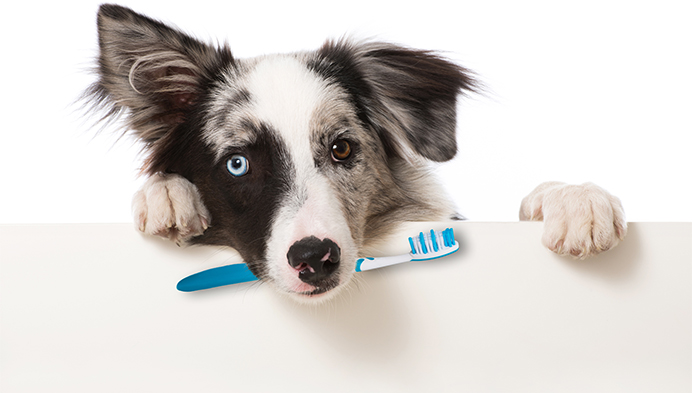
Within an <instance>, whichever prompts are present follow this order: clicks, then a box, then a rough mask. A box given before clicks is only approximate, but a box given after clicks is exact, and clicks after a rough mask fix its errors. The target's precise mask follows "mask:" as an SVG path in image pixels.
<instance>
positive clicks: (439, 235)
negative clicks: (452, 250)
mask: <svg viewBox="0 0 692 393" xmlns="http://www.w3.org/2000/svg"><path fill="white" fill-rule="evenodd" d="M408 243H409V245H410V246H411V254H412V255H420V254H431V253H436V252H440V251H444V249H445V248H449V247H454V245H455V243H456V242H455V240H454V230H453V229H452V228H447V229H445V230H444V231H435V230H430V233H429V234H428V233H426V232H420V233H419V234H418V236H414V237H409V238H408Z"/></svg>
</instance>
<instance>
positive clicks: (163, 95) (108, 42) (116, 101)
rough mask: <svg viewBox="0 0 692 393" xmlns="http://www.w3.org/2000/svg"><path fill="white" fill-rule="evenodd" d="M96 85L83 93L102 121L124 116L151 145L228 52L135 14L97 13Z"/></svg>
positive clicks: (104, 9)
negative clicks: (102, 110)
mask: <svg viewBox="0 0 692 393" xmlns="http://www.w3.org/2000/svg"><path fill="white" fill-rule="evenodd" d="M98 34H99V48H100V55H99V63H98V74H99V80H98V82H96V83H95V84H94V85H93V86H92V87H91V88H90V90H89V91H88V92H87V96H88V97H89V98H90V99H91V100H92V102H93V103H94V104H95V105H96V106H97V107H98V106H101V107H105V108H107V113H106V115H105V116H104V118H110V117H111V116H114V115H118V114H120V113H121V112H123V111H125V112H126V114H127V115H126V121H127V127H128V128H130V129H132V130H133V131H134V132H135V135H136V136H138V137H139V138H140V139H142V140H143V141H144V142H145V143H146V144H147V145H151V144H153V143H155V142H156V141H157V140H159V139H160V138H161V137H163V136H164V135H166V133H168V132H169V131H170V130H172V129H174V128H175V127H176V126H177V125H178V124H180V123H182V122H183V121H184V120H185V119H186V116H187V115H188V111H189V110H190V109H191V107H193V106H194V105H195V103H196V102H197V100H198V98H199V95H200V94H201V93H202V92H203V91H204V88H205V86H206V85H207V84H208V83H209V82H210V81H211V79H212V78H213V77H214V75H215V74H216V73H217V71H218V70H219V68H220V67H222V66H224V65H228V64H231V63H233V57H232V55H231V52H230V49H228V48H227V47H221V48H214V47H211V46H209V45H206V44H204V43H202V42H200V41H198V40H196V39H194V38H192V37H190V36H188V35H185V34H183V33H181V32H180V31H178V30H175V29H173V28H171V27H168V26H166V25H164V24H163V23H160V22H158V21H155V20H152V19H149V18H147V17H145V16H142V15H139V14H137V13H135V12H134V11H132V10H130V9H128V8H125V7H121V6H117V5H111V4H104V5H102V6H101V7H100V9H99V12H98Z"/></svg>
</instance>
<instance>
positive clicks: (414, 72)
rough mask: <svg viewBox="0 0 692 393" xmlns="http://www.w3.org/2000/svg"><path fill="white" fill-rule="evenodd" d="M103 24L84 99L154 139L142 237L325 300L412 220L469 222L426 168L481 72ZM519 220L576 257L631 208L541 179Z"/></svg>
mask: <svg viewBox="0 0 692 393" xmlns="http://www.w3.org/2000/svg"><path fill="white" fill-rule="evenodd" d="M97 21H98V34H99V48H100V54H99V60H98V69H97V73H98V81H97V82H96V83H95V84H94V85H93V86H91V88H90V89H89V90H88V91H87V94H86V96H87V98H88V99H89V102H90V103H91V105H92V108H93V109H94V110H95V111H101V112H102V113H105V115H104V116H103V119H102V120H113V119H116V118H119V117H122V118H123V119H124V126H125V127H126V128H127V129H128V130H131V132H132V134H133V135H134V136H136V137H137V138H138V139H139V140H140V141H141V142H142V143H143V152H144V153H145V157H146V159H145V162H144V166H143V173H144V174H145V175H146V176H147V177H148V179H147V180H146V182H145V184H144V185H143V187H142V189H141V190H140V191H138V192H137V193H136V195H135V197H134V200H133V211H134V216H135V223H136V226H137V228H138V229H139V230H140V231H142V232H144V233H146V234H150V235H158V236H163V237H166V238H169V239H171V240H173V241H175V242H176V243H178V244H211V245H222V246H228V247H232V248H234V249H236V250H237V251H238V252H239V254H240V255H241V256H242V258H243V259H244V261H245V262H246V263H247V265H248V267H249V268H250V270H251V271H252V272H253V273H254V274H255V275H256V276H257V277H258V278H260V279H261V280H263V281H264V282H267V283H269V284H271V285H272V286H273V287H275V288H276V289H277V290H278V291H279V292H281V293H284V294H288V295H289V296H290V297H292V298H294V299H297V300H299V301H303V302H320V301H324V300H326V299H329V298H331V297H333V296H335V294H337V293H338V292H339V291H340V290H341V289H342V288H344V287H345V286H346V285H347V284H348V283H349V281H350V280H351V277H352V275H353V271H354V267H355V261H356V259H357V257H358V256H359V255H364V250H366V249H367V248H368V247H369V246H370V245H372V244H373V242H375V241H377V240H378V239H381V238H382V237H383V236H385V235H386V234H389V233H391V232H392V231H393V230H394V229H395V228H396V227H397V226H398V225H399V224H401V223H403V222H405V221H438V220H450V219H459V218H460V216H458V215H457V214H456V211H455V209H454V206H453V205H452V203H450V201H449V199H448V198H447V197H446V196H445V194H444V192H442V189H441V188H440V186H439V185H438V184H437V182H436V181H435V179H434V178H433V177H431V176H430V173H429V170H428V164H429V162H430V161H432V162H444V161H448V160H451V159H452V158H453V157H454V156H455V154H456V151H457V146H456V107H457V98H458V97H460V96H464V95H467V94H471V93H475V92H478V91H479V88H478V86H479V84H478V83H477V82H476V78H474V76H473V74H472V73H471V72H470V71H469V70H467V69H465V68H463V67H461V66H459V65H456V64H454V63H452V62H450V61H448V60H446V59H444V58H442V57H440V56H439V55H437V54H436V53H434V52H430V51H424V50H416V49H411V48H407V47H403V46H398V45H394V44H390V43H382V42H373V41H364V42H355V41H351V40H348V39H339V40H329V41H327V42H326V43H325V44H324V45H323V46H322V47H321V48H319V49H317V50H316V51H312V52H300V53H292V54H279V55H268V56H261V57H257V58H252V59H237V58H235V57H234V56H233V55H232V54H231V51H230V49H229V48H228V46H225V45H224V46H211V45H208V44H205V43H203V42H200V41H199V40H197V39H194V38H192V37H190V36H189V35H187V34H185V33H183V32H181V31H179V30H178V29H175V28H173V27H170V26H168V25H166V24H164V23H162V22H159V21H156V20H153V19H151V18H149V17H146V16H143V15H140V14H138V13H136V12H134V11H132V10H130V9H128V8H125V7H121V6H117V5H110V4H105V5H102V6H101V7H100V9H99V12H98V17H97ZM520 218H521V219H522V220H544V221H545V232H544V236H543V242H544V244H545V245H546V246H547V247H549V248H550V249H551V250H553V251H555V252H557V253H559V254H567V255H573V256H577V257H586V256H589V255H593V254H596V253H598V252H601V251H605V250H607V249H609V248H612V247H614V246H615V245H616V244H617V242H618V240H621V239H622V238H623V237H624V236H625V234H626V230H627V225H626V221H625V219H624V211H623V209H622V206H621V204H620V201H619V200H618V199H617V198H615V197H614V196H612V195H610V194H609V193H607V192H606V191H605V190H603V189H601V188H599V187H598V186H596V185H593V184H585V185H579V186H577V185H566V184H562V183H554V182H549V183H544V184H542V185H540V186H539V187H538V188H537V189H536V190H535V191H534V192H532V193H531V194H530V195H529V196H528V197H527V198H526V199H524V201H523V202H522V205H521V209H520Z"/></svg>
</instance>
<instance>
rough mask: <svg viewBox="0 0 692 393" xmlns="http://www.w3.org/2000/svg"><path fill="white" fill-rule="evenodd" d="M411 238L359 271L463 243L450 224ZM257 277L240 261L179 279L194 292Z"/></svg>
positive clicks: (436, 254) (435, 254)
mask: <svg viewBox="0 0 692 393" xmlns="http://www.w3.org/2000/svg"><path fill="white" fill-rule="evenodd" d="M408 242H409V245H410V246H411V252H409V253H408V254H403V255H396V256H391V257H379V258H373V257H366V258H359V259H358V260H357V261H356V270H355V271H356V272H362V271H366V270H373V269H379V268H382V267H385V266H391V265H396V264H399V263H404V262H411V261H427V260H431V259H437V258H442V257H445V256H447V255H450V254H452V253H454V252H456V251H457V250H459V243H458V242H457V241H456V240H454V230H453V229H452V228H447V229H445V230H444V231H435V230H430V233H423V232H421V233H420V234H419V235H418V236H415V237H409V238H408ZM257 279H258V278H257V277H256V276H255V275H254V274H252V272H251V271H250V269H249V268H248V267H247V265H246V264H244V263H237V264H233V265H226V266H221V267H215V268H212V269H208V270H204V271H201V272H199V273H195V274H193V275H190V276H187V277H185V278H183V279H182V280H180V282H178V285H177V289H178V290H179V291H182V292H193V291H199V290H202V289H209V288H215V287H220V286H224V285H231V284H238V283H243V282H249V281H255V280H257Z"/></svg>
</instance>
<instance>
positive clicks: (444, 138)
mask: <svg viewBox="0 0 692 393" xmlns="http://www.w3.org/2000/svg"><path fill="white" fill-rule="evenodd" d="M318 56H319V57H320V58H321V59H322V61H320V63H322V68H323V69H329V68H331V71H329V72H327V74H328V76H329V77H332V78H336V79H339V78H341V79H342V81H341V82H342V84H343V85H345V86H347V90H350V93H351V95H352V96H353V97H354V99H355V101H356V104H357V105H358V106H360V109H361V111H362V112H363V113H365V114H366V117H367V120H368V121H369V122H370V124H371V125H372V126H373V127H374V128H375V129H376V130H377V131H378V132H379V133H380V135H381V137H382V138H383V140H384V141H385V143H386V145H387V147H388V149H389V150H390V151H393V152H394V153H395V154H398V155H400V156H402V157H410V156H412V155H415V154H417V155H420V156H423V157H425V158H427V159H429V160H432V161H447V160H450V159H452V158H453V157H454V155H455V154H456V151H457V143H456V103H457V96H458V95H459V94H460V93H462V94H463V93H466V92H472V91H476V87H477V84H476V82H475V80H474V79H473V77H472V76H471V73H470V71H468V70H466V69H464V68H463V67H460V66H458V65H456V64H454V63H451V62H450V61H448V60H445V59H443V58H441V57H439V56H438V55H436V54H435V53H433V52H430V51H422V50H415V49H409V48H404V47H400V46H396V45H392V44H386V43H374V42H369V43H362V44H355V43H352V42H349V41H346V40H341V41H337V42H332V41H329V42H327V43H326V44H325V45H324V46H323V47H322V48H321V49H320V50H319V51H318ZM325 61H326V63H325Z"/></svg>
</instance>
